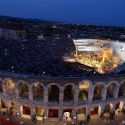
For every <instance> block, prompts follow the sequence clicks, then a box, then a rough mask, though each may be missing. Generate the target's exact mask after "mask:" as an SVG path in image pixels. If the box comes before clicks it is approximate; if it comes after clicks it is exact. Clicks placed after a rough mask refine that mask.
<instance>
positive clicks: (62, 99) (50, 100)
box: [0, 72, 125, 120]
mask: <svg viewBox="0 0 125 125" xmlns="http://www.w3.org/2000/svg"><path fill="white" fill-rule="evenodd" d="M124 108H125V75H121V76H95V77H72V78H71V77H69V78H68V77H37V76H29V75H20V74H15V73H6V72H1V73H0V111H1V112H3V111H6V110H7V109H11V110H13V114H17V113H19V114H20V115H21V117H25V118H31V116H32V115H34V114H35V115H36V116H37V118H38V120H42V119H43V118H47V119H48V120H60V119H61V120H62V119H63V118H64V116H65V115H67V117H69V118H71V119H72V118H76V117H77V120H80V119H83V118H86V117H87V116H88V115H89V116H90V117H91V118H97V117H99V116H100V115H101V114H102V113H104V112H106V111H109V112H110V111H115V112H116V113H118V112H120V111H122V110H123V109H124Z"/></svg>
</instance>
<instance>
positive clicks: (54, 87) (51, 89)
mask: <svg viewBox="0 0 125 125" xmlns="http://www.w3.org/2000/svg"><path fill="white" fill-rule="evenodd" d="M47 87H48V101H49V102H50V101H54V102H59V93H60V88H61V87H60V86H59V85H58V84H57V83H51V84H49V85H48V86H47Z"/></svg>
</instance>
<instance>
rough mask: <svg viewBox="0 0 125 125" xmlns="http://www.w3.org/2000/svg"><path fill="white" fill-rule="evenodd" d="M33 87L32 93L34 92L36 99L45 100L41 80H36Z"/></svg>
mask: <svg viewBox="0 0 125 125" xmlns="http://www.w3.org/2000/svg"><path fill="white" fill-rule="evenodd" d="M31 87H32V93H33V99H35V100H39V99H40V100H41V99H42V100H43V98H44V86H43V85H42V84H40V83H39V82H34V83H32V85H31Z"/></svg>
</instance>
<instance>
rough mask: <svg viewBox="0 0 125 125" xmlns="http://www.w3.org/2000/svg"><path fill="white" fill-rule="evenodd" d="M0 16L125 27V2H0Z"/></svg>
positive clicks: (93, 0)
mask: <svg viewBox="0 0 125 125" xmlns="http://www.w3.org/2000/svg"><path fill="white" fill-rule="evenodd" d="M0 15H8V16H15V17H24V18H38V19H43V20H44V19H45V20H54V21H58V20H59V21H65V22H75V23H83V24H97V25H114V26H125V0H0Z"/></svg>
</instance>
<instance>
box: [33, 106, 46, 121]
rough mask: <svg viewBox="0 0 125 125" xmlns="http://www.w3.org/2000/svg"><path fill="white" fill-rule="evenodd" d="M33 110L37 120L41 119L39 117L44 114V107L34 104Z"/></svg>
mask: <svg viewBox="0 0 125 125" xmlns="http://www.w3.org/2000/svg"><path fill="white" fill-rule="evenodd" d="M34 112H35V115H36V117H37V119H38V120H41V117H42V118H43V117H44V116H45V109H44V108H42V107H38V106H36V107H35V108H34Z"/></svg>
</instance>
